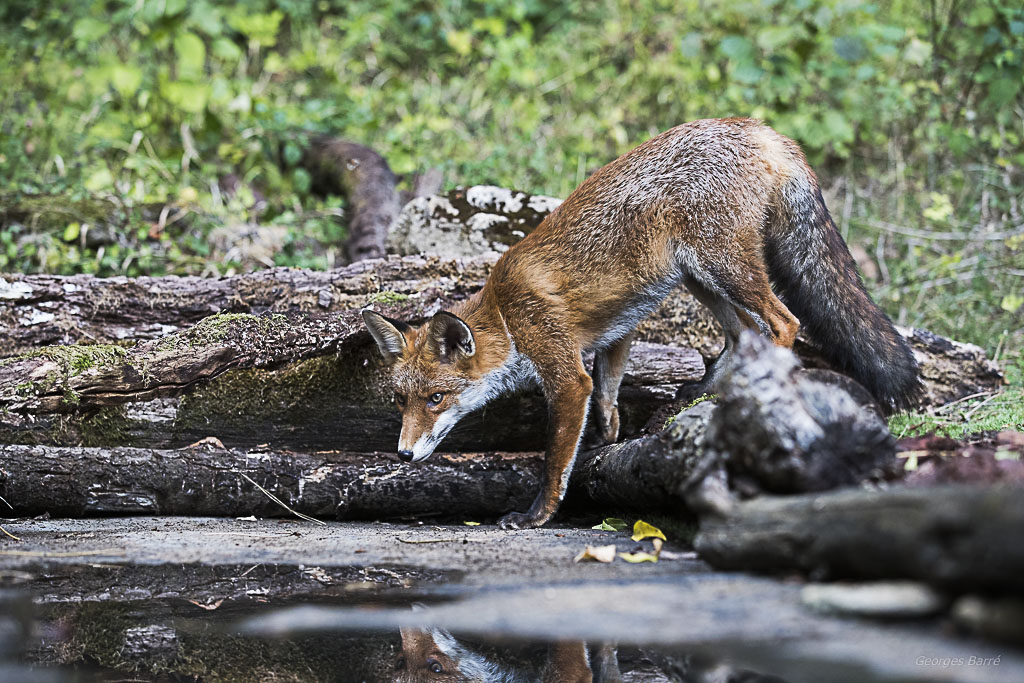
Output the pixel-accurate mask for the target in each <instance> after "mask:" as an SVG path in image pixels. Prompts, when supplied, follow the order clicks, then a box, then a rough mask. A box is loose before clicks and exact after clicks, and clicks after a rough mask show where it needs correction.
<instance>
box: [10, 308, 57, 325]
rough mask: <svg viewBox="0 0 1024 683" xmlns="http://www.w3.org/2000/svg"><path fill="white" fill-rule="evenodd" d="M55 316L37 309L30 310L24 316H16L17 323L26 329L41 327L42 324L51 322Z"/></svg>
mask: <svg viewBox="0 0 1024 683" xmlns="http://www.w3.org/2000/svg"><path fill="white" fill-rule="evenodd" d="M55 317H56V316H55V315H54V314H53V313H47V312H46V311H40V310H39V309H38V308H30V309H29V310H28V312H26V313H25V314H24V315H20V316H18V322H20V323H21V324H22V325H25V326H26V327H30V326H32V325H41V324H42V323H48V322H50V321H51V320H53V319H54V318H55Z"/></svg>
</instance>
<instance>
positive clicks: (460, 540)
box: [396, 538, 484, 543]
mask: <svg viewBox="0 0 1024 683" xmlns="http://www.w3.org/2000/svg"><path fill="white" fill-rule="evenodd" d="M396 540H397V541H398V542H399V543H480V542H481V541H483V540H484V539H482V538H424V539H412V538H396Z"/></svg>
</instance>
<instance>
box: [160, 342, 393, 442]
mask: <svg viewBox="0 0 1024 683" xmlns="http://www.w3.org/2000/svg"><path fill="white" fill-rule="evenodd" d="M374 352H375V351H374V349H373V348H372V347H367V349H366V353H365V354H359V353H352V354H346V356H345V357H343V358H342V359H340V360H339V359H337V358H333V357H326V356H325V357H319V358H311V359H309V360H304V361H300V362H297V363H292V364H290V365H287V366H285V367H283V368H280V369H277V370H270V371H268V370H259V369H245V370H232V371H230V372H227V373H225V374H223V375H221V376H220V377H218V378H217V379H216V380H214V381H213V382H210V383H209V384H206V385H204V386H200V387H197V388H196V390H195V391H193V392H191V393H189V394H186V395H184V396H182V397H181V401H180V403H179V405H178V413H177V420H176V423H175V427H176V429H181V430H184V431H191V430H193V429H196V430H200V431H201V430H202V429H204V425H207V424H209V422H210V419H211V417H210V416H211V415H216V416H217V418H216V421H217V422H218V424H233V425H234V426H236V427H245V426H247V425H251V424H252V423H253V422H254V421H255V422H257V423H258V422H261V421H263V422H272V423H274V424H282V425H287V424H294V423H300V424H310V422H312V421H316V419H317V418H320V419H321V420H322V421H324V422H329V421H331V420H335V419H337V417H336V416H337V413H338V410H339V409H340V407H341V406H343V405H345V404H353V403H355V404H369V405H374V407H376V408H378V409H380V410H387V409H388V407H389V403H388V402H387V401H386V400H385V399H384V398H383V396H384V393H383V384H384V381H385V375H386V373H384V371H383V370H381V369H379V368H378V367H377V365H376V364H375V363H366V361H367V360H369V359H370V358H371V356H372V354H373V353H374ZM312 410H315V411H316V412H317V415H311V414H310V411H312ZM268 438H270V436H269V435H268Z"/></svg>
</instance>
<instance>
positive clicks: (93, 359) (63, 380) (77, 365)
mask: <svg viewBox="0 0 1024 683" xmlns="http://www.w3.org/2000/svg"><path fill="white" fill-rule="evenodd" d="M127 353H128V352H127V349H126V348H125V347H123V346H118V345H116V344H73V345H69V346H44V347H43V348H41V349H36V350H35V351H29V352H28V353H23V354H21V355H20V356H13V357H11V358H5V359H3V360H2V361H0V367H2V366H4V365H10V364H11V363H15V362H18V361H22V360H27V359H32V358H42V359H45V360H48V361H52V362H53V363H56V364H57V367H58V368H59V371H58V372H57V373H48V374H47V375H46V376H45V377H43V378H42V379H40V380H38V381H34V380H27V381H25V382H22V383H21V384H18V385H17V386H16V387H15V389H14V392H15V395H17V396H20V397H23V398H27V397H29V396H33V395H35V396H39V395H41V394H45V393H48V392H49V391H51V390H52V389H53V388H54V387H56V386H62V387H63V388H64V391H63V395H64V402H65V403H66V404H67V405H71V406H76V405H78V403H79V395H78V393H77V392H75V391H74V390H73V389H72V388H71V387H70V386H69V381H70V379H71V378H72V377H77V376H78V375H81V374H83V373H85V372H86V371H88V370H90V369H91V368H94V367H97V366H102V365H113V364H117V363H120V362H123V361H124V359H125V358H126V357H127Z"/></svg>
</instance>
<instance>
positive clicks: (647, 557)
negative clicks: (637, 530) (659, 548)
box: [619, 553, 658, 564]
mask: <svg viewBox="0 0 1024 683" xmlns="http://www.w3.org/2000/svg"><path fill="white" fill-rule="evenodd" d="M619 557H621V558H622V559H624V560H625V561H626V562H630V563H632V564H636V563H638V562H657V561H658V556H657V555H652V554H650V553H619Z"/></svg>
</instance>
